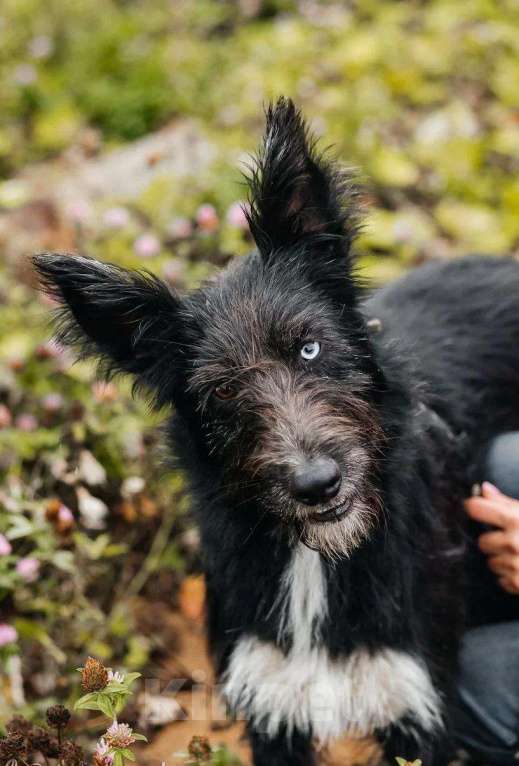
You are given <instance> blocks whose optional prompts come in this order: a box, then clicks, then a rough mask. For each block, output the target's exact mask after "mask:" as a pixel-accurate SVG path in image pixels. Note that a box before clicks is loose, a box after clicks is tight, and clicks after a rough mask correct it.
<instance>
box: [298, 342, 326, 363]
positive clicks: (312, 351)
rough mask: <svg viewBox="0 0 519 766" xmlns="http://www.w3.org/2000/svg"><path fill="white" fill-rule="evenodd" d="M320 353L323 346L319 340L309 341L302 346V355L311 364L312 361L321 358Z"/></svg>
mask: <svg viewBox="0 0 519 766" xmlns="http://www.w3.org/2000/svg"><path fill="white" fill-rule="evenodd" d="M320 352H321V344H320V343H319V341H318V340H307V341H306V343H304V344H303V345H302V346H301V351H300V354H301V356H302V357H303V359H306V361H307V362H311V361H312V359H315V358H316V357H318V356H319V354H320Z"/></svg>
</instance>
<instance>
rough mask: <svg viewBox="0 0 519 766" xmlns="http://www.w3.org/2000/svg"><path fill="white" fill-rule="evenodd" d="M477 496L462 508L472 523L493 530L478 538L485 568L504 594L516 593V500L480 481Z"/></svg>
mask: <svg viewBox="0 0 519 766" xmlns="http://www.w3.org/2000/svg"><path fill="white" fill-rule="evenodd" d="M481 491H482V495H481V497H471V498H469V499H468V500H465V509H466V511H467V513H468V514H469V516H470V517H471V518H473V519H475V520H476V521H480V522H482V523H484V524H490V525H491V526H493V527H496V529H495V531H492V532H484V533H483V534H482V535H480V537H479V547H480V548H481V550H482V551H483V553H485V554H486V556H488V566H489V567H490V569H491V570H492V571H493V572H494V573H495V575H496V576H497V579H498V582H499V584H500V585H501V587H502V588H503V589H504V590H506V591H508V593H515V594H519V500H514V499H513V498H511V497H508V496H507V495H503V493H502V492H500V491H499V490H498V489H497V487H495V486H494V485H493V484H490V483H489V482H484V483H483V485H482V488H481Z"/></svg>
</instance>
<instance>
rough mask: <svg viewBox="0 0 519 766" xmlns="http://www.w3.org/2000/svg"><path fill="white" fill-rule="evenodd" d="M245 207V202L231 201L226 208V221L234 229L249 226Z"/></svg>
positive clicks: (244, 228)
mask: <svg viewBox="0 0 519 766" xmlns="http://www.w3.org/2000/svg"><path fill="white" fill-rule="evenodd" d="M246 209H247V203H246V202H233V204H232V205H231V206H230V207H229V209H228V210H227V216H226V218H227V223H228V224H229V226H232V227H233V228H234V229H242V230H244V231H245V230H246V229H248V228H249V224H248V222H247V216H246V215H245V210H246Z"/></svg>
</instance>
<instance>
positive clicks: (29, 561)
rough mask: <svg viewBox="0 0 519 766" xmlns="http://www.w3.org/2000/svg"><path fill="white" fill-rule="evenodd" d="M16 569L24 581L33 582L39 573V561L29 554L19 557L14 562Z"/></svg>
mask: <svg viewBox="0 0 519 766" xmlns="http://www.w3.org/2000/svg"><path fill="white" fill-rule="evenodd" d="M16 571H17V572H18V574H19V575H20V577H21V578H22V579H23V580H25V582H34V581H35V580H37V579H38V575H39V573H40V562H39V561H38V559H35V558H33V557H31V556H27V558H24V559H20V561H18V563H17V564H16Z"/></svg>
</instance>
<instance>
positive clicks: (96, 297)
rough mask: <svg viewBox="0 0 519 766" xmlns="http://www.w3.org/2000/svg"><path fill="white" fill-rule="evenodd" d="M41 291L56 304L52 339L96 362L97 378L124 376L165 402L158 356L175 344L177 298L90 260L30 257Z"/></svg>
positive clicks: (154, 282) (149, 281) (149, 280)
mask: <svg viewBox="0 0 519 766" xmlns="http://www.w3.org/2000/svg"><path fill="white" fill-rule="evenodd" d="M33 262H34V266H35V269H36V271H37V273H38V275H39V278H40V283H41V286H42V289H43V290H44V291H45V292H47V293H48V294H49V295H50V296H51V297H53V298H54V299H55V300H56V301H57V303H58V304H59V307H60V308H59V316H58V329H57V338H58V340H59V341H60V342H62V343H64V344H65V345H71V346H73V347H75V348H76V349H77V350H78V355H79V356H80V357H94V358H96V359H98V360H99V362H100V368H101V372H102V374H104V375H106V376H110V375H111V374H114V373H116V372H127V373H131V374H133V375H134V376H135V381H136V383H137V385H142V386H144V387H145V388H147V389H149V390H150V391H151V392H152V393H153V394H154V395H155V397H156V399H157V401H158V403H159V404H162V403H165V402H166V401H167V399H168V393H169V392H168V387H169V385H168V384H171V383H172V382H173V380H172V377H173V376H172V375H171V373H168V377H167V379H166V376H165V370H164V367H165V365H164V353H165V349H166V350H167V349H168V347H169V346H175V345H177V343H178V342H179V338H180V334H181V327H180V325H181V321H180V319H179V310H180V303H181V301H180V298H179V297H178V296H176V295H175V294H174V293H173V292H172V291H171V290H170V289H169V287H168V286H167V285H166V284H165V283H164V282H162V281H161V280H160V279H158V278H157V277H156V276H154V275H152V274H149V273H147V272H138V271H128V270H126V269H122V268H119V267H117V266H113V265H111V264H107V263H101V262H100V261H96V260H94V259H93V258H87V257H84V256H79V255H69V254H60V253H52V254H49V253H44V254H41V255H36V256H34V259H33Z"/></svg>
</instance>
